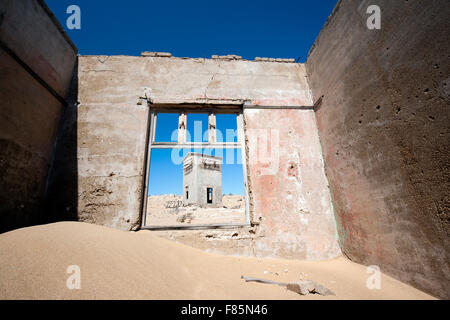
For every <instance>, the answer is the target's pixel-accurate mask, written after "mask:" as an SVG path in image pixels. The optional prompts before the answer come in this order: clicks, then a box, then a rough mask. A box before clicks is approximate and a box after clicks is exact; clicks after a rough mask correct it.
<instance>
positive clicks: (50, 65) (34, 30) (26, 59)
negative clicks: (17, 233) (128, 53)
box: [0, 0, 76, 232]
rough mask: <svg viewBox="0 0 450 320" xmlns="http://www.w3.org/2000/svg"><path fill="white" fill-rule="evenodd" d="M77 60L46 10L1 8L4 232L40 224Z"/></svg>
mask: <svg viewBox="0 0 450 320" xmlns="http://www.w3.org/2000/svg"><path fill="white" fill-rule="evenodd" d="M75 60H76V48H75V47H74V46H73V44H72V43H71V42H68V40H67V38H66V36H65V34H64V33H63V31H62V28H61V26H60V25H59V24H57V22H56V20H55V19H54V17H53V16H52V15H51V14H50V12H49V11H48V8H47V7H46V6H45V4H43V3H42V2H41V1H35V0H23V1H13V0H4V1H1V2H0V104H1V107H0V232H1V231H7V230H11V229H14V228H17V227H22V226H27V225H30V224H35V223H37V222H39V221H40V219H39V207H40V205H41V202H42V198H43V194H44V190H45V185H46V179H47V173H48V168H49V166H50V163H51V158H52V150H53V145H54V141H55V136H56V131H57V126H58V121H59V117H60V112H61V108H62V101H63V99H64V98H65V96H66V94H67V90H68V87H69V83H70V79H71V77H72V72H73V68H74V64H75ZM58 97H59V98H58Z"/></svg>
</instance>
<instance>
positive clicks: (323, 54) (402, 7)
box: [306, 0, 450, 299]
mask: <svg viewBox="0 0 450 320" xmlns="http://www.w3.org/2000/svg"><path fill="white" fill-rule="evenodd" d="M369 5H379V6H380V8H381V11H382V22H381V30H368V28H367V27H366V20H367V18H368V17H369V15H368V14H366V9H367V7H368V6H369ZM449 16H450V6H449V5H448V1H445V0H432V1H431V0H430V1H390V0H373V1H372V0H371V1H352V0H345V1H339V3H338V5H337V7H336V8H335V11H334V13H333V15H332V16H331V17H330V18H329V20H328V22H327V25H326V26H325V27H324V29H323V30H322V32H321V34H320V35H319V37H318V39H317V41H316V43H315V45H314V47H313V48H312V50H311V52H310V55H309V58H308V61H307V64H306V66H307V71H308V76H309V84H310V86H311V89H312V91H313V94H314V98H315V99H316V100H318V99H319V97H321V96H323V99H322V104H321V106H320V108H319V110H318V111H317V114H316V116H317V122H318V128H319V134H320V138H321V141H322V147H323V152H324V159H325V163H326V171H327V175H328V179H329V182H330V186H331V190H332V198H333V202H334V209H335V212H336V217H337V222H338V231H339V237H340V244H341V248H342V250H343V252H344V253H345V254H346V255H347V256H348V257H349V258H350V259H352V260H354V261H356V262H359V263H364V264H366V265H378V266H380V267H381V270H382V271H383V272H386V273H388V274H390V275H392V276H394V277H396V278H398V279H400V280H403V281H405V282H408V283H409V284H411V285H413V286H415V287H417V288H419V289H422V290H424V291H427V292H429V293H431V294H434V295H436V296H439V297H441V298H447V299H448V298H450V291H449V288H450V276H449V275H450V270H449V264H448V262H449V249H448V248H450V243H449V230H450V228H449V218H448V217H449V215H448V213H449V211H450V208H449V207H450V182H449V181H450V179H449V173H450V171H449V163H450V161H449V160H450V157H449V153H450V151H449V148H448V146H449V142H450V136H449V123H450V113H449V111H448V110H449V94H450V91H449V80H450V79H449V74H450V63H449V62H450V61H449V46H450V42H449V38H448V30H450V20H449V19H448V17H449Z"/></svg>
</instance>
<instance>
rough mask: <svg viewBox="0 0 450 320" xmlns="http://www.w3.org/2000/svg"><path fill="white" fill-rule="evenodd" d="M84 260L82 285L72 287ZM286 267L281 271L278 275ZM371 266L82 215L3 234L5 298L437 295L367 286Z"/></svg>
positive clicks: (384, 283)
mask: <svg viewBox="0 0 450 320" xmlns="http://www.w3.org/2000/svg"><path fill="white" fill-rule="evenodd" d="M70 265H78V266H79V267H80V270H81V289H79V290H69V289H68V288H67V287H66V281H67V279H68V277H69V276H70V275H69V274H67V273H66V270H67V267H68V266H70ZM277 274H278V275H277ZM241 275H246V276H253V277H261V278H266V279H271V280H277V281H282V282H289V281H297V280H300V279H301V278H303V279H311V280H314V281H316V282H319V283H321V284H323V285H325V286H326V287H328V288H329V289H330V290H332V291H334V292H335V293H336V296H328V297H323V296H319V295H308V296H300V295H298V294H296V293H293V292H290V291H287V290H286V289H285V288H283V287H279V286H274V285H267V284H259V283H246V282H244V281H243V280H242V279H241V278H240V277H241ZM367 277H368V274H366V267H364V266H361V265H358V264H356V263H353V262H351V261H349V260H347V259H346V258H344V257H339V258H337V259H334V260H330V261H321V262H312V261H291V260H282V259H257V258H242V257H230V256H220V255H215V254H209V253H205V252H202V251H200V250H197V249H194V248H191V247H188V246H185V245H182V244H179V243H175V242H172V241H170V240H166V239H162V238H158V237H156V236H154V235H153V234H152V233H151V231H146V230H143V231H139V232H125V231H119V230H115V229H110V228H106V227H102V226H96V225H91V224H85V223H79V222H61V223H55V224H48V225H42V226H35V227H30V228H23V229H18V230H15V231H11V232H8V233H4V234H1V235H0V299H243V300H245V299H432V297H431V296H429V295H427V294H425V293H423V292H421V291H419V290H416V289H414V288H412V287H410V286H408V285H406V284H403V283H401V282H399V281H397V280H395V279H393V278H391V277H388V276H386V275H382V278H381V290H369V289H367V288H366V279H367Z"/></svg>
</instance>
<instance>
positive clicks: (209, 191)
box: [206, 188, 213, 203]
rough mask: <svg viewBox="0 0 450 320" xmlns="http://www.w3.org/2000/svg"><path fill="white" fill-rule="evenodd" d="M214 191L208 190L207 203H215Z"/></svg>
mask: <svg viewBox="0 0 450 320" xmlns="http://www.w3.org/2000/svg"><path fill="white" fill-rule="evenodd" d="M212 198H213V189H212V188H206V203H213V199H212Z"/></svg>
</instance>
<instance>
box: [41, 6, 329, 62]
mask: <svg viewBox="0 0 450 320" xmlns="http://www.w3.org/2000/svg"><path fill="white" fill-rule="evenodd" d="M46 3H47V5H48V6H49V7H50V9H51V10H52V11H53V13H54V14H55V16H56V17H57V18H58V19H59V21H60V22H61V24H62V25H63V27H64V29H65V30H66V32H67V34H68V35H69V37H70V38H71V39H72V40H73V42H74V43H75V44H76V45H77V47H78V49H79V53H80V54H104V55H117V54H124V55H140V53H141V52H142V51H167V52H171V53H172V54H173V55H174V56H178V57H206V58H209V57H211V55H213V54H219V55H220V54H237V55H241V56H242V57H243V58H244V59H253V58H254V57H276V58H298V57H300V61H301V62H304V61H305V60H306V58H307V55H308V51H309V49H310V48H311V46H312V44H313V43H314V40H315V39H316V37H317V35H318V34H319V31H320V30H321V28H322V26H323V25H324V23H325V21H326V20H327V17H328V16H329V15H330V14H331V12H332V10H333V7H334V6H335V4H336V3H337V0H320V1H319V0H307V1H306V0H291V1H285V0H278V1H273V0H271V1H266V0H259V1H243V0H241V1H236V0H227V1H213V0H208V1H206V0H202V1H195V0H189V1H162V0H159V1H152V0H126V1H105V0H46ZM69 5H78V6H79V7H80V8H81V30H68V29H67V26H66V20H67V17H68V16H69V15H68V14H67V13H66V9H67V7H68V6H69Z"/></svg>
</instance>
